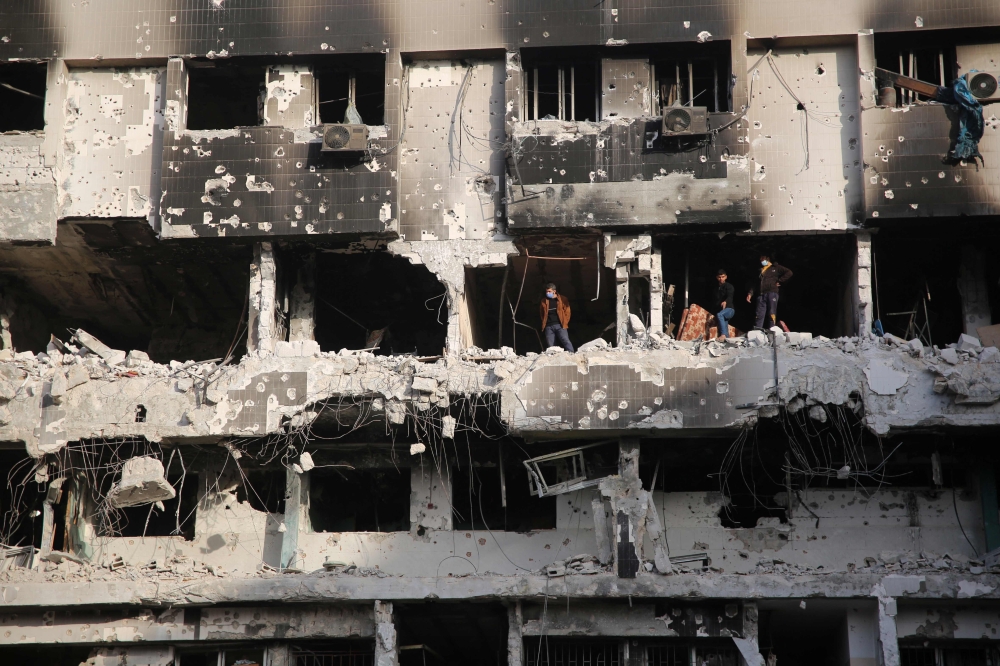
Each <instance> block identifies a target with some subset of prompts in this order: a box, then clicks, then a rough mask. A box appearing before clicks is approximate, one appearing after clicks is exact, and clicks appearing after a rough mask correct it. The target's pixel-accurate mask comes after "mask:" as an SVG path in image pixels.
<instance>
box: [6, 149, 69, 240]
mask: <svg viewBox="0 0 1000 666" xmlns="http://www.w3.org/2000/svg"><path fill="white" fill-rule="evenodd" d="M43 141H44V134H43V133H42V132H10V133H7V134H0V241H14V240H43V241H49V242H54V241H55V237H56V178H55V174H54V172H53V170H52V168H50V167H47V166H46V165H45V158H44V154H43V152H42V144H43Z"/></svg>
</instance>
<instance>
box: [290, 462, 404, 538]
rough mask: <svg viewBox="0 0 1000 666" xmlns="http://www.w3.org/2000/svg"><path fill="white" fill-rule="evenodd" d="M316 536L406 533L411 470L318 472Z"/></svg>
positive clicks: (312, 507)
mask: <svg viewBox="0 0 1000 666" xmlns="http://www.w3.org/2000/svg"><path fill="white" fill-rule="evenodd" d="M309 522H310V524H311V526H312V530H313V531H314V532H406V531H407V530H409V529H410V470H409V469H407V468H399V469H353V470H352V469H347V468H346V467H345V468H341V469H317V470H315V471H313V472H310V477H309Z"/></svg>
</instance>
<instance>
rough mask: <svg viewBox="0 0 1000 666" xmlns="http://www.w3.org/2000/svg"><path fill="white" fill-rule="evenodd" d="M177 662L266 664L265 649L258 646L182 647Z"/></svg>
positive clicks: (192, 665)
mask: <svg viewBox="0 0 1000 666" xmlns="http://www.w3.org/2000/svg"><path fill="white" fill-rule="evenodd" d="M176 663H177V666H220V665H221V666H237V665H240V666H264V649H263V648H260V647H256V646H255V647H226V648H223V649H219V648H213V649H208V650H205V649H202V650H185V649H181V650H180V651H178V653H177V659H176Z"/></svg>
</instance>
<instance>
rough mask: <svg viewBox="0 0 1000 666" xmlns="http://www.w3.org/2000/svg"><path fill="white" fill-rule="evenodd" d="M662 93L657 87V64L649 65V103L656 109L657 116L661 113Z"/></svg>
mask: <svg viewBox="0 0 1000 666" xmlns="http://www.w3.org/2000/svg"><path fill="white" fill-rule="evenodd" d="M659 99H660V93H659V87H658V86H657V85H656V63H655V62H654V63H650V64H649V103H650V104H651V105H653V106H655V107H656V112H657V115H659V111H660V104H659Z"/></svg>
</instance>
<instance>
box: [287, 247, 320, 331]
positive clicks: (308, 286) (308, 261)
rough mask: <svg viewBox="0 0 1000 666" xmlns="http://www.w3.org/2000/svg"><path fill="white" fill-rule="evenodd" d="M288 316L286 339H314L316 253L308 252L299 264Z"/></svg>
mask: <svg viewBox="0 0 1000 666" xmlns="http://www.w3.org/2000/svg"><path fill="white" fill-rule="evenodd" d="M291 300H292V303H291V312H290V313H289V318H288V340H289V341H290V342H294V341H296V340H315V339H316V255H315V254H310V255H309V256H308V257H306V258H305V259H304V260H303V262H302V265H301V266H299V270H298V275H297V276H296V279H295V286H294V287H293V288H292V299H291Z"/></svg>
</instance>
